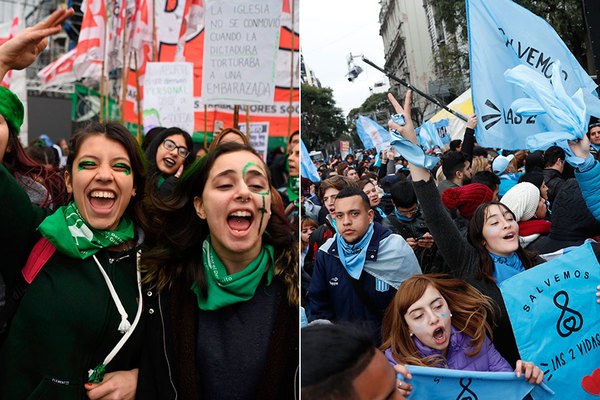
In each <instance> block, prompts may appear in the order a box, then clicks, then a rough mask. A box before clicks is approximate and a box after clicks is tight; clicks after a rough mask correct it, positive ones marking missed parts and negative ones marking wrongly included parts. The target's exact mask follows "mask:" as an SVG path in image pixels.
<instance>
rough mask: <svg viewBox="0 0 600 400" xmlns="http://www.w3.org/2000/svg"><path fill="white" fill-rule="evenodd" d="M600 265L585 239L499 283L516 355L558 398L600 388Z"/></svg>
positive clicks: (592, 394)
mask: <svg viewBox="0 0 600 400" xmlns="http://www.w3.org/2000/svg"><path fill="white" fill-rule="evenodd" d="M599 282H600V265H599V264H598V261H597V259H596V256H595V254H594V251H593V249H592V247H591V244H590V243H587V244H584V245H582V246H580V247H578V248H576V249H575V250H573V251H570V252H568V253H566V254H565V255H563V256H561V257H558V258H555V259H553V260H551V261H548V262H547V263H544V264H541V265H538V266H536V267H535V268H531V269H529V270H527V271H524V272H521V273H519V274H517V275H515V276H513V277H512V278H509V279H507V280H505V281H504V282H502V283H501V284H500V290H501V292H502V297H503V299H504V303H505V305H506V309H507V311H508V315H509V317H510V321H511V324H512V327H513V331H514V334H515V339H516V342H517V346H518V348H519V353H520V354H521V358H522V359H523V360H527V361H533V362H534V363H535V364H536V365H538V366H539V367H540V368H541V370H542V371H543V372H544V375H545V379H546V381H547V382H548V386H549V387H550V389H552V390H553V391H554V392H555V393H556V397H557V398H558V399H566V398H572V399H578V400H585V399H593V398H596V397H597V396H598V394H599V393H600V379H599V378H600V376H599V375H600V370H598V369H597V368H598V367H599V366H600V313H599V311H600V305H599V304H596V301H595V299H596V295H595V292H596V286H597V285H598V283H599Z"/></svg>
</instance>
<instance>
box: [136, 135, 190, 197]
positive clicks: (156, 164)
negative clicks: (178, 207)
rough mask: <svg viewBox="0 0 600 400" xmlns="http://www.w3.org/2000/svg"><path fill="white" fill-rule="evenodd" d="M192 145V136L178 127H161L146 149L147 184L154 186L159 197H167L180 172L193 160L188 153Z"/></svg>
mask: <svg viewBox="0 0 600 400" xmlns="http://www.w3.org/2000/svg"><path fill="white" fill-rule="evenodd" d="M193 146H194V142H193V141H192V137H191V136H190V135H189V133H187V132H186V131H184V130H181V129H179V128H176V127H173V128H163V130H162V131H160V132H159V133H158V134H157V135H156V136H155V137H154V138H153V139H152V141H151V142H150V145H149V146H148V149H147V150H146V162H147V172H148V186H149V187H150V188H152V189H154V188H156V189H155V190H156V191H155V192H154V193H155V194H158V196H159V197H160V198H165V197H168V196H169V195H170V194H171V193H172V192H173V189H174V188H175V185H176V184H177V182H178V181H179V177H180V176H181V174H182V172H183V171H184V170H185V169H186V168H188V167H189V166H190V165H192V163H193V162H194V156H193V155H191V154H190V152H191V151H192V149H193Z"/></svg>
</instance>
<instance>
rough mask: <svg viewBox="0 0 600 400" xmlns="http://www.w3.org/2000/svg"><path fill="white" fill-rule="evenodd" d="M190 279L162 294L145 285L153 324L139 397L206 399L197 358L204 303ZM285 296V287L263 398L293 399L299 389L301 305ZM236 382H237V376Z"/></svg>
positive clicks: (261, 385)
mask: <svg viewBox="0 0 600 400" xmlns="http://www.w3.org/2000/svg"><path fill="white" fill-rule="evenodd" d="M274 279H277V278H274ZM187 283H189V282H186V283H181V284H176V285H175V287H174V288H173V289H172V290H171V291H166V290H165V291H163V292H161V293H160V294H158V293H156V292H155V291H154V290H151V289H148V290H145V293H144V302H145V304H144V313H145V314H146V315H145V317H146V318H147V320H148V325H147V328H148V329H147V330H146V338H145V343H144V348H145V351H144V353H143V356H142V360H141V365H140V369H139V376H138V387H137V395H136V398H137V399H144V400H170V399H173V400H174V399H178V400H198V399H201V395H200V394H201V391H200V385H201V382H200V380H199V377H198V373H197V371H196V360H195V358H196V351H195V349H196V340H197V337H196V332H197V329H196V326H197V310H198V308H197V307H198V306H197V300H196V297H195V295H194V293H193V292H192V291H191V290H190V286H191V284H189V285H188V284H187ZM284 296H285V291H284V295H283V296H282V298H281V299H280V301H279V308H278V311H277V314H276V318H275V324H274V329H273V331H272V332H271V341H270V345H269V350H268V353H267V361H266V366H267V367H266V368H265V371H264V374H263V377H262V380H261V381H260V383H259V385H258V391H257V393H256V398H257V399H273V400H277V399H292V398H294V391H297V388H296V387H294V381H295V378H297V376H296V375H297V373H298V362H299V352H298V351H299V335H298V333H299V329H298V328H299V322H298V308H297V307H291V306H290V305H289V304H288V302H287V301H286V299H285V297H284ZM240 350H241V351H243V349H240ZM235 361H236V360H231V367H232V368H235V365H236V363H235ZM242 373H243V372H242ZM231 384H232V385H235V382H231Z"/></svg>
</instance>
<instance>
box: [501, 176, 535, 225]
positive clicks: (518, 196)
mask: <svg viewBox="0 0 600 400" xmlns="http://www.w3.org/2000/svg"><path fill="white" fill-rule="evenodd" d="M500 202H501V203H502V204H504V205H505V206H506V207H508V208H509V209H510V211H512V212H513V214H515V218H516V219H517V221H529V220H530V219H531V218H533V216H534V215H535V210H537V206H538V204H539V202H540V190H539V189H538V188H537V187H536V186H535V185H534V184H533V183H529V182H522V183H517V184H516V185H515V186H513V187H512V188H510V189H509V191H508V192H506V194H505V195H504V196H502V200H500Z"/></svg>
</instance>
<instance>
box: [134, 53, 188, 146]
mask: <svg viewBox="0 0 600 400" xmlns="http://www.w3.org/2000/svg"><path fill="white" fill-rule="evenodd" d="M193 82H194V77H193V65H192V63H148V66H147V70H146V86H145V88H144V93H145V98H144V114H143V115H144V126H145V127H150V126H164V127H171V126H176V127H178V128H181V129H183V130H184V131H186V132H188V133H189V134H192V132H194V97H193V93H192V88H193Z"/></svg>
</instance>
